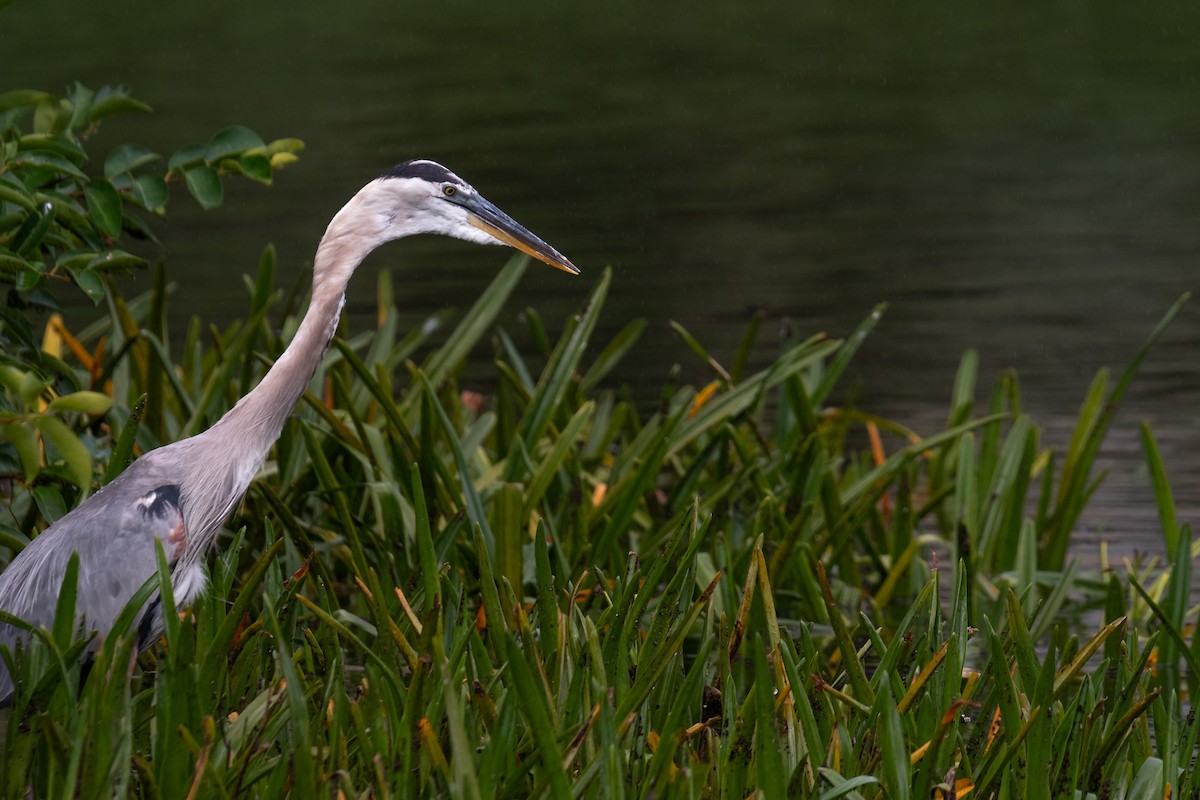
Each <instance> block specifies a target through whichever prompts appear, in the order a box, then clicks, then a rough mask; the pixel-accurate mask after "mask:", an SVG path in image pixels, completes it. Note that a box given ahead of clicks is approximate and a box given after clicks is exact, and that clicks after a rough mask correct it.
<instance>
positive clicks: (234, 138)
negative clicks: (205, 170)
mask: <svg viewBox="0 0 1200 800" xmlns="http://www.w3.org/2000/svg"><path fill="white" fill-rule="evenodd" d="M262 146H263V140H262V137H261V136H259V135H258V134H257V133H255V132H254V131H252V130H250V129H249V128H247V127H246V126H244V125H231V126H230V127H228V128H226V129H225V130H223V131H218V132H217V133H216V134H214V135H213V137H212V138H211V139H209V140H208V144H207V145H206V146H205V148H204V161H205V162H206V163H208V164H216V163H217V162H218V161H220V160H221V159H222V158H229V157H230V156H236V155H239V154H241V153H244V152H245V151H247V150H253V149H254V148H256V147H262Z"/></svg>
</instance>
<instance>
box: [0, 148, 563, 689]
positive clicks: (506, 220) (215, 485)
mask: <svg viewBox="0 0 1200 800" xmlns="http://www.w3.org/2000/svg"><path fill="white" fill-rule="evenodd" d="M419 233H435V234H442V235H446V236H453V237H455V238H459V239H464V240H467V241H472V242H476V243H479V244H507V245H510V246H513V247H516V248H518V249H520V250H522V251H524V252H526V253H528V254H530V255H532V256H534V257H535V258H538V259H539V260H541V261H544V262H546V263H547V264H550V265H551V266H554V267H558V268H559V269H562V270H565V271H567V272H570V273H572V274H577V273H578V272H579V270H578V269H576V268H575V266H574V265H573V264H571V262H570V261H569V260H567V258H566V257H564V256H563V255H562V254H561V253H559V252H558V251H557V250H555V249H554V248H553V247H551V246H550V245H548V244H546V243H545V242H544V241H543V240H541V239H539V238H538V237H537V236H535V235H534V234H532V233H530V232H529V231H528V230H527V229H525V228H524V227H522V226H521V225H520V224H518V223H517V222H516V221H514V220H513V219H512V218H511V217H509V216H508V215H507V214H505V213H504V212H502V211H501V210H500V209H498V208H497V207H496V206H495V205H493V204H492V203H490V202H489V201H487V200H485V199H484V198H483V197H482V196H481V195H480V194H479V193H478V192H476V191H475V189H474V188H473V187H471V186H470V185H469V184H468V183H466V182H465V181H464V180H462V179H461V178H459V177H458V176H457V175H455V174H454V173H452V172H450V171H449V170H447V169H446V168H445V167H443V166H441V165H440V164H436V163H434V162H432V161H426V160H415V161H407V162H404V163H403V164H400V165H398V166H396V167H394V168H393V169H391V170H389V171H388V172H387V173H385V174H384V175H383V176H381V177H380V178H378V179H376V180H374V181H372V182H370V183H368V184H367V185H366V186H364V187H363V188H362V189H361V190H360V191H359V192H358V193H357V194H356V195H355V196H354V197H353V198H351V200H350V201H349V202H348V203H347V204H346V205H345V206H344V207H343V208H342V209H341V210H340V211H339V212H338V213H337V214H336V215H335V216H334V218H333V220H332V221H331V222H330V223H329V227H328V228H327V229H326V231H325V235H324V236H323V237H322V239H321V242H320V244H319V245H318V247H317V254H316V258H315V259H314V263H313V284H312V299H311V300H310V302H309V306H308V310H307V312H306V313H305V315H304V319H303V320H302V321H301V323H300V326H299V328H298V329H297V331H296V335H295V337H294V338H293V339H292V342H291V343H290V344H289V345H288V347H287V349H286V350H285V351H284V352H283V354H282V355H281V356H280V357H279V359H278V360H277V361H276V362H275V364H274V365H272V367H271V369H270V370H269V371H268V372H267V374H266V376H264V377H263V379H262V381H261V382H260V383H259V384H258V385H257V386H256V387H255V388H254V389H253V390H251V391H250V393H249V394H247V395H246V396H245V397H243V398H242V399H241V400H240V401H239V402H238V403H237V405H235V406H234V407H233V408H232V409H230V410H229V412H228V413H226V414H225V416H223V417H222V418H221V419H220V420H218V421H217V422H216V423H215V424H214V425H213V426H212V427H211V428H209V429H208V430H206V431H204V432H203V433H200V434H197V435H196V436H192V437H190V438H187V439H183V440H180V441H178V442H175V443H173V444H169V445H166V446H164V447H160V448H158V449H156V450H153V451H151V452H149V453H147V454H145V455H143V456H142V457H141V458H139V459H138V460H137V461H135V462H134V463H132V464H131V465H130V466H129V467H128V468H127V469H126V470H125V471H124V472H123V473H121V475H120V476H118V477H117V478H116V479H115V480H113V481H112V482H111V483H110V484H108V485H107V486H105V487H104V488H102V489H100V490H99V491H98V492H96V493H95V494H94V495H92V496H91V497H90V498H88V499H87V500H86V501H85V502H84V503H82V504H81V505H80V506H79V507H78V508H76V509H74V510H73V511H71V512H70V513H69V514H67V515H65V516H63V517H62V518H61V519H59V520H58V521H57V522H55V523H54V524H53V525H51V526H50V527H49V528H47V529H46V530H45V531H44V532H43V533H42V534H41V535H39V536H37V537H36V538H34V539H33V541H31V542H30V543H29V545H28V546H27V547H25V549H24V550H22V551H21V553H20V554H19V555H18V556H17V557H16V558H15V559H14V560H13V562H12V563H11V564H10V565H9V566H8V567H7V568H6V569H5V570H4V571H3V572H0V610H3V611H5V612H7V613H9V614H11V615H13V616H16V617H19V618H21V619H23V620H25V621H26V622H29V623H31V624H33V625H34V626H44V627H47V628H48V627H50V625H51V623H52V622H53V619H54V611H55V608H56V605H57V602H58V596H59V592H60V590H61V589H62V582H63V575H64V573H65V572H66V569H67V564H68V562H69V560H70V557H71V554H72V553H73V552H74V553H78V554H79V579H78V588H77V595H76V623H77V625H78V626H79V627H80V629H81V630H83V631H85V632H92V631H95V632H97V633H98V634H100V635H101V636H103V635H104V634H105V633H107V632H108V630H109V629H111V627H112V625H113V623H114V622H115V621H116V618H117V615H118V614H120V612H121V610H122V609H123V608H124V607H125V605H126V603H128V601H129V600H130V599H131V598H132V597H133V595H134V594H135V593H136V592H137V590H138V589H139V588H141V586H142V585H143V584H145V582H146V581H147V580H149V579H150V578H152V577H153V576H154V574H155V572H156V570H157V566H156V563H155V561H156V559H155V544H154V543H155V540H156V539H157V540H158V541H160V542H161V543H162V547H163V552H164V554H165V555H166V557H167V559H168V563H169V565H170V567H171V582H172V591H173V594H174V600H175V604H176V606H179V607H184V606H187V605H190V604H191V603H192V601H193V600H194V599H195V598H196V596H197V595H198V594H199V593H200V592H202V591H203V590H204V587H205V583H206V578H205V573H204V566H203V564H204V555H205V553H206V552H207V551H208V549H209V547H210V546H211V545H212V543H213V541H214V540H215V538H216V535H217V532H218V531H219V530H220V527H221V525H222V524H223V523H224V522H225V520H226V519H227V518H228V517H229V515H230V513H232V511H233V509H234V506H236V505H237V503H238V502H239V501H240V500H241V498H242V496H243V495H244V494H245V492H246V490H247V489H248V488H249V486H250V483H251V481H252V480H253V479H254V476H255V475H256V474H257V473H258V470H259V468H260V467H261V466H262V464H263V461H264V460H265V459H266V457H267V454H268V453H269V452H270V449H271V447H272V445H273V444H274V443H275V440H276V439H278V438H279V434H280V432H281V431H282V430H283V425H284V423H285V422H286V421H287V418H288V417H289V416H290V415H291V412H292V409H293V408H294V407H295V405H296V402H297V401H298V400H299V399H300V396H301V394H303V392H304V390H305V388H306V387H307V386H308V383H309V381H310V380H311V379H312V376H313V374H314V372H315V371H316V369H317V366H318V365H319V364H320V363H321V360H322V358H324V355H325V350H326V348H327V347H328V345H329V341H330V340H331V339H332V338H333V334H334V331H335V330H336V328H337V323H338V318H339V316H340V314H341V310H342V305H343V304H344V303H345V299H346V294H345V292H346V285H347V283H348V282H349V281H350V277H351V275H353V274H354V270H355V269H356V268H357V267H358V265H359V264H360V263H362V261H363V259H364V258H366V256H367V254H368V253H370V252H371V251H372V250H374V249H375V248H377V247H379V246H380V245H382V244H384V243H386V242H389V241H392V240H394V239H400V238H403V237H406V236H412V235H415V234H419ZM155 605H156V604H151V606H148V607H147V610H145V611H143V619H142V621H141V623H140V625H139V628H138V630H139V636H140V638H141V641H140V642H139V646H141V647H145V646H148V645H149V644H151V643H152V642H153V641H154V640H155V639H157V637H158V636H159V635H160V634H161V629H162V625H161V619H160V618H159V616H158V611H157V610H156V608H155ZM24 636H25V633H24V632H23V631H22V630H20V629H19V628H16V627H14V626H12V625H8V624H5V623H0V646H5V647H7V648H8V649H9V650H12V649H13V648H14V647H16V646H18V645H20V643H21V642H22V641H23V640H24ZM12 689H13V685H12V679H11V677H10V675H9V674H8V669H7V667H6V666H5V665H4V663H3V660H0V704H2V703H4V702H6V701H7V700H9V699H10V697H11V694H12Z"/></svg>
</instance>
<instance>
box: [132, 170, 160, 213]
mask: <svg viewBox="0 0 1200 800" xmlns="http://www.w3.org/2000/svg"><path fill="white" fill-rule="evenodd" d="M133 195H134V197H136V198H137V201H138V203H140V204H141V205H142V207H143V208H145V209H147V210H149V211H158V210H159V209H161V208H162V207H163V206H165V205H166V204H167V197H168V194H167V182H166V181H165V180H163V178H162V176H161V175H138V176H137V177H136V178H134V179H133Z"/></svg>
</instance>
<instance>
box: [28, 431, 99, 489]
mask: <svg viewBox="0 0 1200 800" xmlns="http://www.w3.org/2000/svg"><path fill="white" fill-rule="evenodd" d="M37 426H38V430H40V431H41V432H42V436H44V437H46V438H47V439H49V440H50V443H51V444H53V445H54V449H55V450H57V451H58V453H59V455H61V456H62V457H63V459H64V460H65V461H66V462H67V470H68V471H69V472H70V474H71V479H72V480H73V481H74V483H75V485H76V486H78V487H79V488H80V489H82V490H83V492H84V494H87V492H88V490H89V489H90V488H91V484H92V456H91V454H90V453H88V449H87V447H86V446H84V444H83V442H81V441H80V440H79V437H78V436H76V435H75V434H74V433H72V432H71V429H70V428H68V427H67V426H66V425H65V424H64V423H63V421H62V420H60V419H59V418H58V417H52V416H48V415H43V416H40V417H38V419H37Z"/></svg>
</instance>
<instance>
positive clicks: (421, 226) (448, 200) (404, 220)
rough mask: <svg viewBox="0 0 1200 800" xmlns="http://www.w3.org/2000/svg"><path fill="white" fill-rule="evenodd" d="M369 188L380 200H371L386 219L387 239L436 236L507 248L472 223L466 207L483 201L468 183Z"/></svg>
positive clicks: (388, 182) (389, 183) (381, 183)
mask: <svg viewBox="0 0 1200 800" xmlns="http://www.w3.org/2000/svg"><path fill="white" fill-rule="evenodd" d="M368 188H372V189H373V190H374V191H372V194H373V195H376V196H377V197H373V198H372V200H373V202H372V206H373V207H374V210H375V212H376V213H377V214H382V215H384V217H385V226H384V236H385V237H386V238H387V239H399V238H401V237H403V236H412V235H415V234H418V233H436V234H441V235H442V236H453V237H454V238H456V239H463V240H465V241H468V242H475V243H476V244H504V242H502V241H500V240H499V239H497V238H496V237H495V236H492V235H491V234H489V233H487V232H486V231H484V230H482V229H480V228H479V227H477V226H476V225H474V224H472V223H471V216H472V212H471V211H470V210H469V209H468V208H467V203H472V204H474V203H477V202H478V200H481V199H482V198H479V195H478V193H477V192H475V190H474V189H472V188H471V187H470V186H469V185H467V184H465V183H457V182H452V181H442V182H437V183H434V182H431V181H427V180H425V179H424V178H380V179H378V180H377V181H375V182H374V183H372V184H369V185H368ZM484 202H486V201H484ZM489 205H490V204H489Z"/></svg>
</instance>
